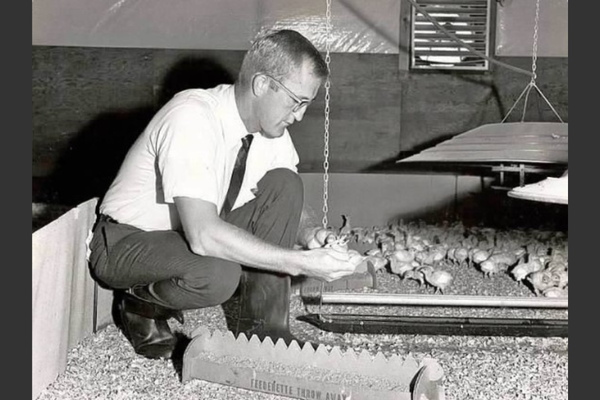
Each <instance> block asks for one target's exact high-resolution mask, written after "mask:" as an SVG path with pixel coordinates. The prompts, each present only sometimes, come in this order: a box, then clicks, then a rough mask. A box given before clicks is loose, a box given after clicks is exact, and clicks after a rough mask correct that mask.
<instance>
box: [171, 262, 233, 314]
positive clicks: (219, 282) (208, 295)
mask: <svg viewBox="0 0 600 400" xmlns="http://www.w3.org/2000/svg"><path fill="white" fill-rule="evenodd" d="M220 261H221V262H218V263H216V264H214V265H211V266H210V267H208V268H203V269H202V271H199V273H198V274H188V275H186V276H184V277H183V278H181V279H182V280H183V281H184V282H185V286H187V287H188V288H190V289H192V291H197V292H198V293H199V294H200V295H201V297H202V298H203V300H204V302H205V301H207V300H208V302H209V303H210V305H218V304H222V303H224V302H225V301H227V300H229V298H230V297H231V296H232V295H233V293H234V292H235V290H236V289H237V287H238V285H239V282H240V277H241V275H242V268H241V266H240V265H239V264H236V263H233V262H230V261H225V260H220ZM205 306H206V305H205Z"/></svg>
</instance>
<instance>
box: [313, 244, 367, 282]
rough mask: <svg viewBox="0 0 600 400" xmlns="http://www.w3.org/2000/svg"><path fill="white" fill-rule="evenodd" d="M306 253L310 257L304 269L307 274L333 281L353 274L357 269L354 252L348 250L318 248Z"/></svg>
mask: <svg viewBox="0 0 600 400" xmlns="http://www.w3.org/2000/svg"><path fill="white" fill-rule="evenodd" d="M304 253H305V254H306V255H307V256H308V257H309V258H310V260H309V261H308V263H307V264H306V267H305V269H304V271H303V274H304V275H307V276H312V277H315V278H318V279H322V280H325V281H327V282H331V281H334V280H336V279H340V278H343V277H344V276H347V275H351V274H353V273H354V270H355V269H356V265H355V263H354V262H353V261H354V260H353V259H352V254H350V253H348V252H340V251H337V250H334V249H331V248H317V249H313V250H308V251H305V252H304Z"/></svg>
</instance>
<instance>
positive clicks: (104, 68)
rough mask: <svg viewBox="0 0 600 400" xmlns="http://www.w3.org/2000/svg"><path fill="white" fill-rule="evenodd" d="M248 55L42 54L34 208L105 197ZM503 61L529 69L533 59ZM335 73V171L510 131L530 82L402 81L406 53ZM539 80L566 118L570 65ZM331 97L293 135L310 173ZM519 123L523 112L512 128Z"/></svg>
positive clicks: (64, 50)
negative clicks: (179, 110)
mask: <svg viewBox="0 0 600 400" xmlns="http://www.w3.org/2000/svg"><path fill="white" fill-rule="evenodd" d="M243 54H244V53H243V52H241V51H214V50H211V51H202V50H197V51H194V50H166V49H127V48H118V49H111V48H89V47H85V48H84V47H46V46H33V47H32V103H33V148H32V157H33V177H34V193H33V194H34V199H35V198H36V194H40V193H44V195H45V196H48V193H51V194H52V196H55V197H58V198H60V199H61V201H65V200H66V201H67V202H73V203H75V202H77V201H83V200H86V199H88V198H90V197H92V196H97V195H101V194H102V193H103V192H104V190H105V189H106V187H107V185H108V184H109V183H110V181H111V180H112V178H113V177H114V174H115V173H116V171H117V169H118V166H119V164H120V162H121V160H122V158H123V157H124V155H125V152H126V151H127V149H128V147H129V145H130V144H131V143H132V142H133V140H135V138H136V137H137V135H139V133H140V132H141V131H142V130H143V128H144V127H145V125H146V124H147V123H148V121H149V120H150V118H151V117H152V115H153V113H154V112H155V111H156V110H157V108H158V107H160V106H161V105H162V104H164V102H166V101H167V100H168V99H169V98H170V97H171V96H172V95H173V94H175V93H176V92H178V91H180V90H183V89H187V88H191V87H199V88H208V87H212V86H214V85H216V84H219V83H226V82H232V81H233V80H234V78H235V76H236V75H237V72H238V70H239V68H240V66H241V62H242V58H243ZM503 61H507V62H510V63H512V64H515V65H518V66H520V67H521V68H524V69H527V70H529V69H530V68H531V60H529V59H526V58H514V59H505V60H503ZM331 69H332V77H331V79H332V88H331V114H330V118H331V122H330V165H331V171H332V172H363V171H373V172H378V171H389V168H390V166H393V160H395V159H397V158H398V157H400V156H404V155H409V154H412V153H414V152H415V151H418V150H420V149H422V148H425V147H428V146H431V145H434V144H436V143H438V142H440V141H442V140H444V139H447V138H449V137H451V136H453V135H455V134H458V133H462V132H464V131H466V130H468V129H472V128H474V127H476V126H479V125H481V124H484V123H489V122H500V120H501V119H502V117H503V116H504V115H505V113H506V112H507V111H508V109H509V108H510V107H511V106H512V104H513V102H514V101H515V100H516V98H517V96H518V95H519V94H520V93H521V91H522V90H523V89H524V87H525V85H526V84H527V82H528V81H529V78H528V77H527V76H525V75H521V74H517V73H515V72H513V71H510V70H507V69H503V68H494V70H493V71H492V72H488V73H440V72H422V71H419V72H406V71H400V70H399V68H398V55H381V54H352V53H335V54H332V62H331ZM538 75H539V78H538V85H539V87H540V88H541V89H542V91H543V92H544V93H545V94H546V96H547V97H548V98H549V100H550V101H551V102H552V103H553V105H554V106H555V107H556V108H557V110H558V111H559V113H560V114H561V116H562V117H563V118H564V119H565V120H567V116H568V115H567V114H568V82H567V77H568V60H567V59H562V58H546V59H539V60H538ZM324 92H325V91H324V89H322V90H321V91H320V93H319V96H318V98H317V99H316V100H315V102H314V104H313V105H312V106H311V107H309V109H308V111H307V112H306V114H305V116H304V120H303V121H302V122H301V123H299V124H296V125H293V126H292V127H291V128H290V132H291V134H292V138H293V140H294V143H295V144H296V147H297V149H298V152H299V154H300V158H301V164H300V171H301V172H320V171H322V169H323V166H322V165H323V134H324ZM538 100H539V99H537V98H535V99H532V100H531V101H530V108H531V110H530V112H529V113H528V118H527V119H528V120H547V121H553V120H555V119H554V118H553V115H552V113H551V112H550V110H549V109H548V108H547V107H545V105H544V104H543V103H541V102H539V101H538ZM519 118H520V111H519V113H516V112H515V113H513V115H512V118H511V120H515V119H519ZM390 161H392V162H390ZM74 188H76V189H74ZM52 196H50V197H52Z"/></svg>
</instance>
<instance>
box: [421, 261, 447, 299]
mask: <svg viewBox="0 0 600 400" xmlns="http://www.w3.org/2000/svg"><path fill="white" fill-rule="evenodd" d="M419 271H421V272H422V273H423V275H424V276H425V282H427V283H428V284H430V285H431V286H433V287H435V293H437V292H438V291H439V292H440V293H442V294H444V290H446V288H447V287H448V286H450V284H451V283H452V279H453V278H452V275H450V273H449V272H448V271H443V270H441V269H434V268H433V267H430V266H424V267H421V268H419Z"/></svg>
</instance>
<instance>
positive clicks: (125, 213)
mask: <svg viewBox="0 0 600 400" xmlns="http://www.w3.org/2000/svg"><path fill="white" fill-rule="evenodd" d="M248 133H249V132H248V131H247V130H246V127H245V125H244V123H243V122H242V119H241V118H240V115H239V112H238V109H237V105H236V103H235V98H234V86H233V85H220V86H217V87H215V88H213V89H209V90H202V89H190V90H186V91H183V92H180V93H178V94H177V95H175V96H174V97H173V99H172V100H171V101H169V102H168V103H167V104H166V105H165V106H164V107H163V108H161V109H160V110H159V112H158V113H157V114H156V115H155V116H154V118H153V119H152V120H151V121H150V123H149V124H148V126H147V127H146V129H145V130H144V132H143V133H142V134H141V135H140V137H139V138H138V139H137V140H136V142H135V143H134V144H133V146H132V147H131V149H130V150H129V152H128V153H127V156H126V157H125V160H124V161H123V164H122V166H121V169H120V170H119V173H118V174H117V177H116V178H115V180H114V181H113V183H112V185H111V186H110V188H109V189H108V192H107V193H106V195H105V197H104V199H103V201H102V204H101V206H100V212H101V213H103V214H106V215H109V216H111V217H112V218H114V219H116V220H117V221H119V222H120V223H124V224H129V225H133V226H135V227H138V228H140V229H143V230H146V231H152V230H178V229H180V228H181V222H180V220H179V216H178V214H177V210H176V207H175V205H174V203H173V198H174V197H178V196H182V197H192V198H198V199H202V200H205V201H208V202H211V203H213V204H215V205H216V206H217V210H218V211H219V212H220V210H221V208H222V206H223V202H224V201H225V196H226V194H227V190H228V188H229V180H230V178H231V174H232V172H233V165H234V163H235V159H236V157H237V153H238V151H239V149H240V147H241V145H242V141H241V139H242V137H244V136H246V135H247V134H248ZM253 135H254V140H253V141H252V145H251V146H250V152H249V154H248V159H247V162H246V173H245V176H244V182H243V184H242V187H241V189H240V193H239V195H238V198H237V200H236V202H235V204H234V206H233V209H235V208H238V207H240V206H242V205H243V204H245V203H247V202H248V201H250V200H252V199H253V198H254V195H253V193H252V189H254V188H256V185H257V183H258V181H259V180H260V179H261V178H262V177H263V176H264V175H265V174H266V173H267V172H268V171H270V170H272V169H275V168H288V169H290V170H292V171H294V172H297V164H298V162H299V158H298V154H297V152H296V149H295V148H294V144H293V143H292V140H291V138H290V135H289V132H288V131H287V130H286V131H285V132H284V134H283V135H282V136H281V137H279V138H275V139H268V138H265V137H263V136H262V135H261V134H260V133H258V132H255V133H253Z"/></svg>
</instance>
